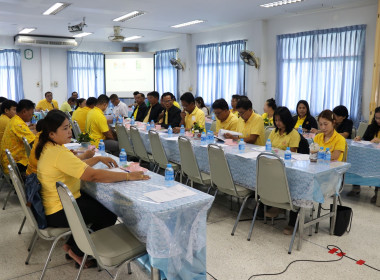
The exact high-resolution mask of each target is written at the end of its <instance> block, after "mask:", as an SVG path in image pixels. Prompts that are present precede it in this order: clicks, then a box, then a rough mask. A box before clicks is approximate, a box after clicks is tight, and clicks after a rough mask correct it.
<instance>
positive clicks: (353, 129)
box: [351, 127, 356, 139]
mask: <svg viewBox="0 0 380 280" xmlns="http://www.w3.org/2000/svg"><path fill="white" fill-rule="evenodd" d="M355 137H356V128H355V127H352V132H351V139H354V138H355Z"/></svg>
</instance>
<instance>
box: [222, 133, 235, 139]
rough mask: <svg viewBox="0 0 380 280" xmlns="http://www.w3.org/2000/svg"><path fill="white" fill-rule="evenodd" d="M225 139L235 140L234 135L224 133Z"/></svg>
mask: <svg viewBox="0 0 380 280" xmlns="http://www.w3.org/2000/svg"><path fill="white" fill-rule="evenodd" d="M224 138H227V139H234V135H232V134H231V133H224Z"/></svg>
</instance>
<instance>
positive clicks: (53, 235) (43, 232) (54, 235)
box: [8, 165, 71, 280]
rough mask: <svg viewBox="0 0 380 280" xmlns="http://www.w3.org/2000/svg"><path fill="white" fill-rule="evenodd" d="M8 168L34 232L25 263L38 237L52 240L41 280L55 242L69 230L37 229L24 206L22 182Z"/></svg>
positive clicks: (10, 168) (25, 202) (9, 166)
mask: <svg viewBox="0 0 380 280" xmlns="http://www.w3.org/2000/svg"><path fill="white" fill-rule="evenodd" d="M8 169H9V174H10V178H11V180H12V182H13V185H14V187H15V189H16V193H17V196H18V198H19V200H20V203H21V207H22V210H23V211H24V214H25V216H26V219H27V220H28V221H29V223H30V224H31V225H32V227H33V229H34V234H33V237H32V240H31V244H30V245H29V249H28V250H29V254H28V257H27V258H26V261H25V264H29V260H30V257H31V255H32V253H33V250H34V246H35V244H36V241H37V240H38V238H41V239H44V240H48V241H53V244H52V246H51V248H50V252H49V255H48V257H47V259H46V262H45V266H44V268H43V270H42V274H41V277H40V280H41V279H43V278H44V275H45V272H46V268H47V266H48V264H49V261H50V259H51V256H52V253H53V251H54V248H55V246H56V245H57V242H58V241H59V240H60V239H61V238H62V237H65V236H68V235H70V234H71V231H70V229H68V228H52V227H48V228H45V229H39V228H38V224H37V221H36V219H35V218H34V215H33V213H32V209H31V208H30V207H27V206H26V205H27V201H26V195H25V191H24V187H23V183H22V182H21V180H20V179H19V178H18V175H17V174H16V172H15V170H14V169H13V168H12V166H11V165H8Z"/></svg>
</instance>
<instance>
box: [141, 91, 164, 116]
mask: <svg viewBox="0 0 380 280" xmlns="http://www.w3.org/2000/svg"><path fill="white" fill-rule="evenodd" d="M147 96H148V101H149V104H150V105H149V108H148V111H147V113H146V115H145V117H144V123H147V122H151V121H154V122H155V123H157V122H158V121H159V115H160V113H161V112H162V111H163V109H164V108H162V106H161V104H160V103H159V102H158V100H159V99H160V94H159V93H158V92H157V91H152V92H149V93H148V94H147Z"/></svg>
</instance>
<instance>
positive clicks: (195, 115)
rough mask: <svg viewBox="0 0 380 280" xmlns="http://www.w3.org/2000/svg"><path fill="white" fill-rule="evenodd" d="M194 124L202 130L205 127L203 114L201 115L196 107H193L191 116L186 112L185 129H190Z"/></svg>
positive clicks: (201, 112)
mask: <svg viewBox="0 0 380 280" xmlns="http://www.w3.org/2000/svg"><path fill="white" fill-rule="evenodd" d="M195 122H196V123H198V125H199V126H201V127H203V128H204V127H205V124H206V119H205V113H203V111H202V110H201V109H199V108H198V107H197V106H195V108H194V110H193V112H191V114H189V113H188V112H186V117H185V128H186V129H191V128H192V127H193V125H194V123H195Z"/></svg>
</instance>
